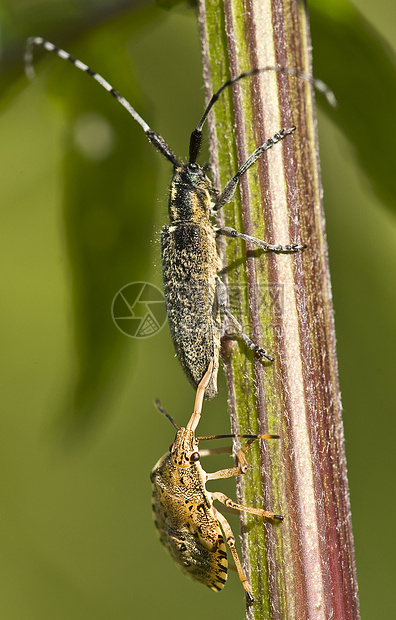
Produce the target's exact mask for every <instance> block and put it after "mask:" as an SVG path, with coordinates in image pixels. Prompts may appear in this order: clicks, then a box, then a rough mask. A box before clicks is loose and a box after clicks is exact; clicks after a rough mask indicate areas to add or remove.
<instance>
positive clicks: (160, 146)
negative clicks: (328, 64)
mask: <svg viewBox="0 0 396 620" xmlns="http://www.w3.org/2000/svg"><path fill="white" fill-rule="evenodd" d="M35 45H38V46H41V47H44V49H46V50H47V51H48V52H53V53H54V54H57V56H59V58H63V60H67V61H69V62H71V63H72V64H73V65H74V66H75V67H77V69H80V71H84V73H88V75H90V76H91V77H92V78H93V79H94V80H96V81H97V82H98V83H99V84H100V85H101V86H102V87H103V88H104V89H105V90H107V92H109V93H110V94H111V95H112V96H113V97H114V98H115V99H116V100H117V101H118V102H119V103H120V104H121V105H122V106H123V107H124V108H125V109H126V110H127V112H128V113H129V114H130V115H131V116H132V118H133V119H134V120H135V121H136V122H137V123H138V124H139V125H140V127H141V128H142V129H143V131H144V133H145V134H146V136H147V138H148V140H149V142H151V143H152V144H153V145H154V146H155V148H156V149H157V151H159V152H160V153H161V154H162V155H163V156H164V157H166V159H168V160H169V161H170V162H171V163H172V164H173V165H175V166H178V165H180V164H179V161H178V159H177V158H176V155H175V154H174V153H173V151H172V150H171V148H170V147H169V146H168V144H167V143H166V142H165V140H164V139H163V138H162V136H160V135H159V134H158V133H156V132H155V131H153V130H152V129H151V128H150V127H149V125H148V124H147V123H146V121H144V120H143V119H142V117H141V116H140V115H139V114H138V113H137V112H136V110H135V109H134V108H133V107H132V106H131V104H130V103H129V101H127V100H126V99H125V98H124V97H122V96H121V95H120V93H119V92H118V91H117V90H115V89H114V88H113V87H112V86H111V84H109V82H108V81H107V80H105V79H104V77H102V76H101V75H100V74H99V73H96V72H95V71H93V70H92V69H91V68H90V67H88V65H86V64H85V63H84V62H81V60H78V59H77V58H74V56H72V55H71V54H69V53H68V52H66V51H65V50H63V49H61V48H60V47H57V46H56V45H54V44H53V43H51V42H50V41H46V40H45V39H43V38H42V37H30V38H29V39H28V40H27V42H26V50H25V73H26V75H27V77H28V78H29V79H32V78H33V77H34V75H35V71H34V67H33V48H34V46H35ZM270 71H275V72H277V73H282V74H284V75H292V76H295V77H297V78H300V79H302V80H304V81H305V82H308V83H309V84H312V86H313V87H314V88H316V89H317V90H318V91H320V92H322V93H323V94H324V96H325V97H326V99H327V101H328V102H329V104H330V105H331V106H333V107H335V106H336V104H337V102H336V98H335V96H334V93H333V92H332V91H331V90H330V88H328V86H326V84H325V83H324V82H322V80H318V79H316V78H313V77H311V76H310V75H308V74H307V73H304V72H303V71H299V70H298V69H294V68H292V67H281V66H278V65H273V66H268V67H261V68H260V67H259V68H257V69H251V70H249V71H244V72H243V73H240V74H239V75H237V76H235V77H233V78H230V79H229V80H227V81H226V82H224V84H222V85H221V86H220V88H219V89H218V90H217V91H216V92H215V93H213V95H212V97H211V99H210V101H209V103H208V105H207V106H206V108H205V111H204V113H203V114H202V116H201V119H200V121H199V123H198V125H197V126H196V128H195V129H194V131H193V132H192V134H191V137H190V149H189V162H190V163H195V162H196V160H197V157H198V153H199V150H200V147H201V143H202V128H203V126H204V124H205V121H206V119H207V118H208V115H209V113H210V111H211V109H212V108H213V106H214V104H215V103H216V101H217V100H218V98H219V97H220V95H221V93H222V92H223V90H225V89H226V88H228V87H229V86H232V85H233V84H235V83H236V82H239V80H242V79H244V78H246V77H249V76H252V75H258V74H259V73H265V72H270Z"/></svg>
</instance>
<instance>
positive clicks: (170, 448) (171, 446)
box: [169, 443, 173, 452]
mask: <svg viewBox="0 0 396 620" xmlns="http://www.w3.org/2000/svg"><path fill="white" fill-rule="evenodd" d="M172 450H173V443H171V445H170V446H169V452H172Z"/></svg>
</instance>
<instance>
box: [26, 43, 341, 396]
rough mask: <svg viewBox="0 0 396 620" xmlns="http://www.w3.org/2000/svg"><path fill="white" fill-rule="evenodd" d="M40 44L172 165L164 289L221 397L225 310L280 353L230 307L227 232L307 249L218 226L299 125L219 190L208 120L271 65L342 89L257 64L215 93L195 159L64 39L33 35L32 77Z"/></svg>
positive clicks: (183, 347) (273, 248) (187, 361)
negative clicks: (183, 156) (209, 165)
mask: <svg viewBox="0 0 396 620" xmlns="http://www.w3.org/2000/svg"><path fill="white" fill-rule="evenodd" d="M35 45H39V46H42V47H44V48H45V49H46V50H47V51H49V52H53V53H55V54H57V55H58V56H59V57H60V58H63V59H64V60H68V61H69V62H71V63H72V64H74V66H75V67H77V68H78V69H80V70H81V71H84V72H85V73H88V74H89V75H90V76H91V77H93V78H94V79H95V80H96V81H97V82H99V84H100V85H101V86H103V88H105V89H106V90H107V91H108V92H109V93H110V94H111V95H112V96H113V97H114V98H115V99H117V101H118V102H119V103H120V104H121V105H122V106H124V108H125V109H126V110H127V111H128V112H129V114H130V115H131V116H132V117H133V118H134V120H135V121H136V122H137V123H138V124H139V125H140V127H141V128H142V129H143V131H144V132H145V134H146V136H147V138H148V140H149V142H151V143H152V144H153V145H154V147H155V148H156V149H157V151H159V152H160V153H161V154H162V155H163V156H164V157H165V158H166V159H167V160H168V161H169V162H170V163H171V164H172V165H173V178H172V182H171V186H170V197H169V218H170V225H169V226H164V227H163V229H162V231H161V256H162V274H163V283H164V296H165V303H166V309H167V315H168V322H169V327H170V331H171V335H172V340H173V344H174V347H175V350H176V353H177V356H178V358H179V361H180V363H181V365H182V367H183V369H184V372H185V373H186V375H187V377H188V379H189V381H190V382H191V384H192V385H193V386H194V387H195V388H196V387H197V386H198V384H199V382H200V381H201V379H202V377H203V375H204V373H205V371H206V369H207V367H208V364H209V360H210V359H213V372H212V375H211V379H210V382H209V385H208V386H207V389H206V397H207V398H213V397H214V396H215V395H216V393H217V372H218V366H219V351H220V338H221V336H222V322H221V319H220V312H221V313H222V315H223V316H226V317H227V318H228V320H229V321H230V323H231V324H232V326H233V327H234V329H235V330H236V332H237V334H238V335H239V337H240V338H241V339H242V341H243V342H244V344H245V345H246V346H247V347H248V348H249V349H251V350H252V351H253V352H254V353H255V354H256V355H257V356H259V357H260V358H261V359H267V360H269V361H273V358H272V357H270V356H269V355H268V354H267V353H266V351H264V349H261V348H260V347H258V346H257V345H256V344H254V343H253V342H252V341H251V340H250V338H249V337H248V336H247V335H246V334H245V333H244V332H243V329H242V326H241V324H240V323H239V321H238V320H237V319H236V318H235V317H234V316H233V315H232V314H231V312H230V311H229V309H228V298H227V290H226V287H225V285H224V284H223V282H222V280H221V279H220V278H219V276H218V271H219V270H220V268H221V261H220V256H219V253H218V250H217V246H216V239H217V236H219V235H225V236H226V237H234V238H235V237H238V238H240V239H243V240H244V241H249V242H251V243H253V244H255V245H257V246H258V247H259V248H261V249H262V250H264V251H267V252H277V253H294V252H299V251H301V250H304V249H305V248H306V245H304V244H298V243H292V244H290V245H271V244H269V243H266V242H265V241H261V240H260V239H256V238H255V237H251V236H249V235H245V234H243V233H240V232H238V231H236V230H235V229H233V228H230V227H228V226H224V227H222V228H216V227H214V226H213V224H212V223H211V217H212V216H214V215H215V214H216V213H217V211H218V210H219V209H221V207H222V206H223V205H225V204H226V203H227V202H229V201H230V200H231V198H232V197H233V195H234V192H235V190H236V187H237V185H238V182H239V179H240V177H241V176H242V175H243V174H244V173H245V172H246V170H248V168H250V166H252V164H254V162H255V161H256V160H257V159H258V158H259V157H260V156H261V155H262V154H263V153H264V152H265V151H267V150H268V149H270V148H271V147H272V146H273V145H274V144H276V143H277V142H279V141H280V140H283V139H284V138H285V137H286V136H288V135H289V134H291V133H292V132H293V131H294V130H295V127H290V128H289V129H281V130H280V131H279V132H278V133H276V134H275V135H274V136H273V137H272V138H269V139H268V140H266V142H264V144H262V145H261V146H259V147H258V148H257V149H256V150H255V151H254V152H253V153H252V154H251V155H250V157H248V159H247V160H246V162H245V163H244V164H243V165H242V166H241V167H240V168H239V170H238V171H237V173H236V174H235V175H234V176H233V177H232V178H231V179H230V180H229V181H228V182H227V183H226V185H225V187H224V189H223V190H222V191H221V192H218V191H217V190H216V189H215V188H214V187H213V183H212V181H211V180H210V179H209V177H208V176H207V175H206V173H205V171H206V166H203V167H202V166H200V165H199V164H198V163H197V157H198V154H199V150H200V147H201V143H202V128H203V126H204V123H205V121H206V119H207V117H208V115H209V113H210V111H211V109H212V107H213V105H214V104H215V102H216V101H217V99H218V98H219V96H220V94H221V93H222V92H223V90H225V89H226V88H228V87H230V86H231V85H232V84H235V83H236V82H238V81H239V80H241V79H244V78H246V77H248V76H253V75H257V74H259V73H263V72H266V71H277V72H279V73H284V74H287V75H292V76H297V77H299V78H301V79H303V80H306V81H308V82H310V83H311V84H313V85H314V86H315V87H316V88H317V89H318V90H320V91H322V92H323V93H325V95H326V97H327V99H328V100H329V102H330V103H331V104H333V103H334V95H333V93H332V92H331V91H330V90H329V89H328V88H327V86H326V85H325V84H324V83H323V82H321V81H320V80H315V79H313V78H311V77H310V76H308V75H306V74H305V73H303V72H301V71H298V70H296V69H293V68H288V67H280V66H268V67H262V68H257V69H252V70H250V71H245V72H244V73H241V74H240V75H238V76H236V77H233V78H231V79H229V80H227V81H226V82H225V83H224V84H223V85H222V86H220V88H219V89H218V90H217V91H216V92H215V93H214V94H213V95H212V98H211V99H210V101H209V103H208V105H207V107H206V109H205V111H204V113H203V115H202V117H201V119H200V121H199V123H198V125H197V126H196V128H195V129H194V131H193V132H192V134H191V137H190V148H189V158H188V162H186V163H182V162H180V161H179V160H178V159H177V157H176V155H174V153H173V152H172V150H171V149H170V147H169V146H168V145H167V143H166V142H165V140H164V139H163V138H162V137H161V136H160V135H159V134H158V133H156V132H155V131H153V130H152V129H151V128H150V127H149V125H148V124H147V123H146V122H145V121H144V120H143V119H142V118H141V116H139V114H138V113H137V112H136V110H135V109H134V108H133V107H132V106H131V104H130V103H129V102H128V101H127V100H126V99H124V97H122V96H121V95H120V94H119V93H118V92H117V91H116V90H115V89H114V88H113V87H112V86H111V85H110V84H109V83H108V82H107V81H106V80H105V79H104V78H103V77H102V76H101V75H99V74H98V73H95V72H94V71H92V69H90V68H89V67H88V66H87V65H86V64H84V63H83V62H81V61H80V60H77V59H76V58H74V57H73V56H71V55H70V54H69V53H68V52H65V51H64V50H62V49H60V48H58V47H56V46H55V45H53V44H52V43H50V42H49V41H45V40H44V39H43V38H41V37H31V38H29V39H28V41H27V45H26V52H25V69H26V74H27V75H28V77H33V75H34V69H33V47H34V46H35Z"/></svg>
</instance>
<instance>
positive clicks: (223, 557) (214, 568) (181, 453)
mask: <svg viewBox="0 0 396 620" xmlns="http://www.w3.org/2000/svg"><path fill="white" fill-rule="evenodd" d="M212 372H213V360H211V361H210V364H209V367H208V369H207V371H206V373H205V374H204V377H203V379H202V380H201V381H200V383H199V385H198V388H197V394H196V398H195V406H194V411H193V414H192V415H191V417H190V420H189V421H188V423H187V426H186V427H185V428H182V427H179V426H178V425H177V424H176V423H175V422H174V420H173V419H172V418H171V416H170V415H169V414H168V413H166V411H164V409H162V407H161V406H160V404H159V403H158V401H157V403H156V405H157V408H158V410H159V411H160V412H161V413H163V414H164V415H165V416H166V417H167V418H168V419H169V420H170V421H171V423H172V424H173V426H174V427H175V428H176V429H177V432H176V437H175V440H174V443H173V444H172V446H171V447H170V449H169V452H166V453H165V454H164V456H163V457H162V458H161V459H160V460H159V461H158V463H157V464H156V465H155V466H154V468H153V470H152V472H151V481H152V483H153V514H154V520H155V525H156V528H157V531H158V534H159V537H160V541H161V543H162V544H163V545H164V547H165V548H166V549H167V550H168V551H169V553H170V554H171V556H172V557H173V559H174V560H175V561H176V562H177V564H178V565H179V566H180V568H181V569H182V570H183V571H184V572H185V573H187V574H188V575H189V576H190V577H192V578H193V579H195V580H196V581H199V582H201V583H203V584H204V585H206V586H208V587H209V588H211V589H212V590H214V591H219V590H221V589H222V588H223V587H224V585H225V582H226V580H227V571H228V562H227V554H226V547H225V543H224V537H223V533H224V536H225V541H226V543H227V545H228V547H229V549H230V551H231V554H232V557H233V560H234V563H235V567H236V570H237V572H238V575H239V579H240V581H241V583H242V585H243V587H244V589H245V592H246V596H247V597H248V599H249V601H250V602H253V594H252V589H251V586H250V583H249V581H248V579H247V577H246V575H245V573H244V571H243V568H242V564H241V561H240V559H239V555H238V552H237V550H236V547H235V537H234V535H233V533H232V530H231V527H230V525H229V523H228V521H227V519H226V518H225V516H224V515H223V514H222V513H221V512H219V511H218V510H217V509H216V508H215V507H214V506H213V502H214V501H218V502H220V503H222V504H224V505H225V506H227V507H229V508H232V509H234V510H239V511H241V512H247V513H250V514H254V515H257V516H259V517H265V518H267V519H275V520H279V521H282V520H283V517H282V516H281V515H277V514H274V513H272V512H268V511H266V510H263V509H261V508H251V507H249V506H243V505H241V504H238V503H236V502H234V501H233V500H232V499H230V498H229V497H227V496H226V495H224V493H221V492H209V491H207V489H206V487H205V485H206V482H207V481H208V480H220V479H224V478H231V477H233V476H239V475H241V474H244V473H246V471H247V469H248V462H247V459H246V452H247V450H248V448H249V446H250V445H251V444H252V442H253V441H255V440H257V439H279V436H278V435H228V434H227V435H207V436H205V437H196V436H195V430H196V428H197V426H198V424H199V420H200V418H201V411H202V403H203V398H204V394H205V389H206V387H207V386H208V384H209V382H210V377H211V373H212ZM235 437H240V438H243V439H247V441H246V443H245V444H244V445H243V446H242V447H241V448H240V449H239V450H238V453H237V464H236V466H235V467H230V468H228V469H220V470H218V471H216V472H213V473H209V474H208V473H206V472H205V471H204V469H203V468H202V466H201V463H200V459H201V457H203V456H208V455H213V454H221V453H226V452H227V453H231V447H223V448H217V449H216V448H215V449H213V450H199V449H198V444H199V442H200V441H203V440H211V439H224V438H235Z"/></svg>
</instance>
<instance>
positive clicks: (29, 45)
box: [25, 37, 179, 166]
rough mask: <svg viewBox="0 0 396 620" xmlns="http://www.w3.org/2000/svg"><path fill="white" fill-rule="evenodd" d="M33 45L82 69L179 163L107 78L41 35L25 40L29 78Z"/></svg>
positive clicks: (167, 156) (31, 67)
mask: <svg viewBox="0 0 396 620" xmlns="http://www.w3.org/2000/svg"><path fill="white" fill-rule="evenodd" d="M35 45H40V46H41V47H43V48H44V49H46V50H47V52H52V53H54V54H56V55H57V56H59V58H63V60H68V61H69V62H71V63H72V64H73V65H74V66H75V67H77V69H80V71H84V73H88V75H90V76H91V77H92V78H93V79H94V80H96V81H97V82H98V83H99V84H100V85H101V86H102V87H103V88H104V89H105V90H107V92H108V93H110V95H112V96H113V97H114V99H116V100H117V101H118V103H120V104H121V105H122V106H123V107H124V108H125V109H126V111H127V112H128V113H129V114H130V115H131V116H132V118H133V119H134V120H135V121H136V122H137V123H138V124H139V125H140V127H141V128H142V129H143V131H144V133H145V134H146V136H147V138H148V140H149V142H151V144H153V145H154V147H155V148H156V149H157V151H159V152H160V153H161V154H162V155H163V156H164V157H165V158H166V159H167V160H168V161H170V162H171V163H172V164H173V165H175V166H176V165H178V164H179V162H178V160H177V159H176V156H175V155H174V153H173V152H172V150H171V149H170V147H169V146H168V145H167V143H166V142H165V140H164V139H163V138H162V136H160V135H159V134H158V133H156V132H155V131H153V130H152V129H151V128H150V127H149V125H147V123H146V121H144V120H143V119H142V117H141V116H140V115H139V114H138V113H137V112H136V110H135V109H134V108H133V107H132V106H131V104H130V103H129V101H127V100H126V99H124V97H122V96H121V95H120V93H119V92H118V91H117V90H115V89H114V88H113V87H112V86H111V84H109V82H108V81H107V80H105V79H104V78H103V77H102V76H101V75H99V73H96V72H95V71H93V70H92V69H91V68H90V67H88V65H86V64H85V63H84V62H81V60H78V59H77V58H74V56H72V55H71V54H69V53H68V52H65V50H63V49H61V48H60V47H57V46H56V45H54V44H53V43H50V41H46V40H45V39H43V38H42V37H29V39H28V40H27V41H26V49H25V73H26V76H27V77H28V78H29V79H32V78H33V77H34V76H35V71H34V66H33V49H34V46H35Z"/></svg>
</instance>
